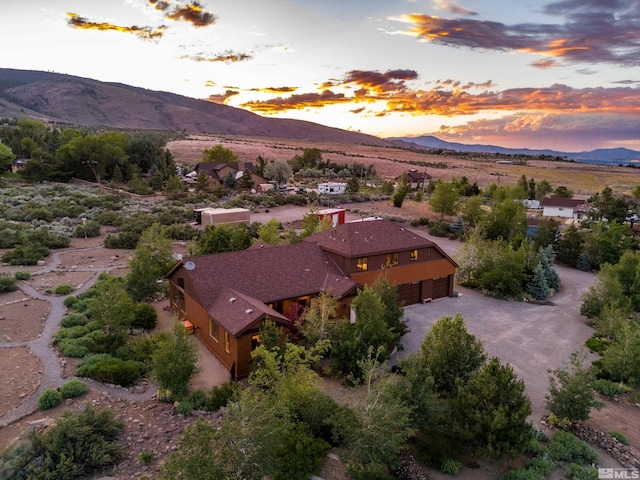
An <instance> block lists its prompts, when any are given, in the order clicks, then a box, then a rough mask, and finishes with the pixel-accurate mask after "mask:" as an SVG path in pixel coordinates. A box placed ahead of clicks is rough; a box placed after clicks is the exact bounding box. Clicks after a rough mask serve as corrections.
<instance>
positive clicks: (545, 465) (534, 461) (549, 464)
mask: <svg viewBox="0 0 640 480" xmlns="http://www.w3.org/2000/svg"><path fill="white" fill-rule="evenodd" d="M553 467H554V465H553V461H551V460H550V459H548V458H545V457H533V458H531V459H529V461H528V462H527V468H528V469H529V470H533V471H534V472H537V473H539V474H540V475H541V476H542V477H547V476H549V474H551V470H553Z"/></svg>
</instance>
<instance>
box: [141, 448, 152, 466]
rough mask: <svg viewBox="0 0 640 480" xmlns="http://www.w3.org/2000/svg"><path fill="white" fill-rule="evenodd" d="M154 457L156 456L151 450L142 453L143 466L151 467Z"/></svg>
mask: <svg viewBox="0 0 640 480" xmlns="http://www.w3.org/2000/svg"><path fill="white" fill-rule="evenodd" d="M154 457H155V455H154V454H153V452H150V451H149V450H144V451H142V452H140V461H141V462H142V464H143V465H149V464H150V463H151V462H153V459H154Z"/></svg>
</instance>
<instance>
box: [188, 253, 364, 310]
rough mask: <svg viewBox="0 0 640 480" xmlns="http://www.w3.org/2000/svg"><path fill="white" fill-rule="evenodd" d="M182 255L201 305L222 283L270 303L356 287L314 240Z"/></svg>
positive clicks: (211, 301)
mask: <svg viewBox="0 0 640 480" xmlns="http://www.w3.org/2000/svg"><path fill="white" fill-rule="evenodd" d="M184 261H192V262H193V263H194V264H195V268H194V269H193V270H191V271H188V270H184V274H185V275H188V276H189V277H190V278H191V280H192V282H193V285H194V286H195V288H196V290H197V291H198V296H199V298H200V301H201V302H202V303H203V306H204V307H205V308H206V309H207V310H209V309H210V308H211V307H212V306H213V304H214V302H216V300H217V297H218V295H219V294H220V293H221V292H223V291H224V290H227V289H231V290H235V291H236V292H240V293H242V294H244V295H247V296H249V297H252V298H254V299H256V300H258V301H260V302H262V303H270V302H275V301H278V300H284V299H288V298H295V297H301V296H305V295H311V294H316V293H318V292H320V291H323V290H326V291H329V292H331V293H332V295H334V296H336V297H341V296H343V295H345V294H347V293H348V292H350V291H351V290H353V289H354V288H355V287H356V283H355V282H353V281H352V280H351V279H350V278H349V277H347V276H346V275H345V274H344V272H343V271H342V270H340V268H338V266H337V265H336V264H335V263H334V262H333V261H332V260H331V259H330V258H329V256H328V255H327V254H326V253H325V252H324V251H322V250H321V249H320V248H318V246H317V245H316V244H314V243H304V242H303V243H299V244H294V245H283V246H281V247H274V248H262V249H260V248H259V249H247V250H241V251H237V252H226V253H218V254H213V255H202V256H196V257H189V258H185V259H184Z"/></svg>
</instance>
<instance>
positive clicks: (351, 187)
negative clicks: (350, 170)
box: [346, 177, 360, 193]
mask: <svg viewBox="0 0 640 480" xmlns="http://www.w3.org/2000/svg"><path fill="white" fill-rule="evenodd" d="M358 190H360V183H359V182H358V178H357V177H351V178H349V180H347V187H346V191H347V193H357V192H358Z"/></svg>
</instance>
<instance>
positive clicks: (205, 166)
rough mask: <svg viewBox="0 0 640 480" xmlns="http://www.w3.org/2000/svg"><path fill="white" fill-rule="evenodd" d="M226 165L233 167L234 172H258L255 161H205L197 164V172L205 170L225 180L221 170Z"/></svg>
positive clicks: (216, 177) (213, 176)
mask: <svg viewBox="0 0 640 480" xmlns="http://www.w3.org/2000/svg"><path fill="white" fill-rule="evenodd" d="M225 167H229V168H231V169H232V170H233V171H234V172H238V171H244V170H249V173H254V174H255V173H256V166H255V165H254V164H253V163H250V162H245V163H243V164H242V165H240V164H239V163H238V162H203V163H198V164H197V165H196V172H198V173H199V172H200V171H201V170H204V171H205V172H207V173H208V174H209V176H210V177H211V178H213V179H215V180H219V181H222V180H224V178H223V177H224V175H223V176H221V175H220V173H219V172H220V170H222V169H223V168H225Z"/></svg>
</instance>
